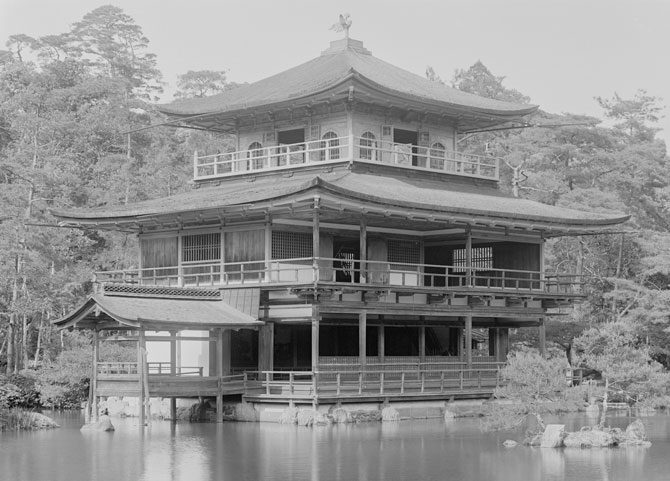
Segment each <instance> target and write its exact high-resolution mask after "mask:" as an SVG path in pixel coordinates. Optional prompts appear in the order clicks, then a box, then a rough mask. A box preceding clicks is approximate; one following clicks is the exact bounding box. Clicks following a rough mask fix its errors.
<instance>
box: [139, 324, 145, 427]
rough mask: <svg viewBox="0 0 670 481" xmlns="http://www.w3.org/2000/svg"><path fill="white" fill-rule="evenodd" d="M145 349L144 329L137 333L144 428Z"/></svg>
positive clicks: (141, 422) (140, 396) (141, 424)
mask: <svg viewBox="0 0 670 481" xmlns="http://www.w3.org/2000/svg"><path fill="white" fill-rule="evenodd" d="M144 347H145V340H144V331H143V330H142V329H140V330H139V332H138V333H137V374H138V376H137V377H138V378H139V379H138V380H139V386H138V387H139V399H138V404H139V408H140V413H139V414H140V426H144V423H145V419H144V415H145V412H144V397H145V395H146V393H145V392H144V385H145V384H144Z"/></svg>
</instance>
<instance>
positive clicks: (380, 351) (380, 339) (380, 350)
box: [377, 319, 386, 363]
mask: <svg viewBox="0 0 670 481" xmlns="http://www.w3.org/2000/svg"><path fill="white" fill-rule="evenodd" d="M379 322H380V324H379V327H377V356H379V362H381V363H383V362H384V356H385V355H386V353H385V352H384V351H385V349H384V324H381V323H382V322H383V321H382V320H381V319H380V320H379Z"/></svg>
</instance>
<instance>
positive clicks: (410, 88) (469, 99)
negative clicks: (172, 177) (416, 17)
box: [158, 39, 537, 123]
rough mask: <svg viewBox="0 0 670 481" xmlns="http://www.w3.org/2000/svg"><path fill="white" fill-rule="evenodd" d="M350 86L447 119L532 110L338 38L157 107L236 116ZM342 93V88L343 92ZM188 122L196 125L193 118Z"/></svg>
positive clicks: (175, 112) (502, 117)
mask: <svg viewBox="0 0 670 481" xmlns="http://www.w3.org/2000/svg"><path fill="white" fill-rule="evenodd" d="M348 82H353V83H354V84H356V83H358V84H361V85H365V86H367V87H369V88H373V89H376V90H379V91H380V92H381V93H384V94H387V95H391V96H396V97H400V98H401V99H402V100H403V101H404V102H408V101H409V102H412V101H415V102H420V103H423V104H425V105H428V106H431V107H434V108H435V107H437V108H440V109H443V110H444V111H445V113H448V112H451V113H452V114H454V113H458V112H459V111H461V112H462V111H467V112H468V113H470V114H481V115H486V116H487V120H488V121H489V122H490V118H491V116H494V117H499V122H498V123H502V122H507V121H510V120H514V119H516V118H519V117H521V116H524V115H527V114H530V113H532V112H534V111H535V110H537V106H535V105H525V104H516V103H511V102H503V101H500V100H493V99H488V98H484V97H479V96H477V95H473V94H470V93H466V92H462V91H460V90H458V89H455V88H451V87H448V86H446V85H443V84H441V83H439V82H432V81H430V80H428V79H426V78H424V77H422V76H420V75H416V74H413V73H411V72H408V71H406V70H403V69H401V68H399V67H396V66H394V65H391V64H390V63H388V62H385V61H383V60H380V59H378V58H376V57H374V56H373V55H372V54H371V53H370V52H369V51H368V50H366V49H365V47H363V44H362V43H361V42H360V41H357V40H352V39H343V40H338V41H336V42H332V43H331V46H330V48H329V49H327V50H325V51H324V52H322V54H321V55H320V56H319V57H316V58H314V59H312V60H310V61H308V62H305V63H303V64H301V65H298V66H297V67H293V68H291V69H289V70H286V71H284V72H281V73H279V74H276V75H273V76H272V77H268V78H265V79H262V80H259V81H257V82H254V83H251V84H248V85H243V86H240V87H238V88H235V89H233V90H229V91H226V92H222V93H220V94H217V95H213V96H210V97H204V98H194V99H187V100H178V101H175V102H172V103H170V104H166V105H161V106H159V107H158V108H159V110H160V111H161V112H163V113H165V114H168V115H172V116H181V117H190V116H206V115H207V114H212V115H215V114H216V115H223V114H230V115H233V114H235V113H239V112H240V111H244V110H247V109H253V108H257V107H262V106H267V107H271V106H273V105H276V104H281V103H285V102H287V101H294V102H295V101H298V100H300V99H308V98H309V97H311V96H314V95H318V94H322V93H324V92H328V91H329V90H332V89H337V88H338V86H342V85H345V84H346V85H349V83H348ZM343 92H345V93H346V89H344V90H343ZM189 122H192V123H197V122H198V120H197V119H191V120H190V121H189Z"/></svg>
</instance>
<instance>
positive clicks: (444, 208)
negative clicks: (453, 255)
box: [53, 165, 628, 235]
mask: <svg viewBox="0 0 670 481" xmlns="http://www.w3.org/2000/svg"><path fill="white" fill-rule="evenodd" d="M365 167H366V166H362V167H357V166H356V165H354V166H353V167H352V168H344V167H342V168H339V169H333V170H332V171H331V172H324V171H314V170H311V171H301V172H296V173H295V174H294V175H293V176H291V177H281V178H277V177H276V176H266V177H258V178H256V179H253V180H252V181H250V179H244V178H237V179H230V180H228V181H226V182H222V183H221V184H220V185H202V186H201V187H200V188H198V189H194V190H191V191H189V192H185V193H182V194H178V195H174V196H171V197H165V198H161V199H154V200H148V201H144V202H139V203H136V204H133V205H121V206H105V207H98V208H93V209H87V210H83V209H81V210H57V211H53V213H54V215H56V216H57V217H60V218H61V223H62V224H64V225H73V226H84V225H95V226H97V227H99V228H104V227H107V228H115V227H117V228H118V227H119V226H121V225H125V226H128V227H132V225H133V224H135V226H136V227H135V228H136V229H137V225H139V224H142V222H144V221H149V220H150V219H154V220H155V219H157V218H160V217H163V218H167V217H172V218H175V217H184V218H185V217H189V216H191V217H198V218H199V219H201V220H202V219H204V218H206V217H208V213H210V214H211V215H210V217H212V218H216V217H217V216H218V217H219V218H221V217H222V216H223V217H225V216H226V214H227V213H232V212H233V211H236V210H237V211H239V210H244V211H246V212H251V211H254V210H259V211H260V210H265V211H272V210H273V208H274V206H278V205H282V204H283V205H285V204H286V203H287V202H297V201H300V200H309V201H311V199H313V198H314V196H315V195H319V196H320V197H322V205H327V204H328V203H329V202H330V203H331V204H333V205H334V204H338V205H344V204H347V205H348V206H350V207H349V208H350V209H353V210H358V211H359V212H364V211H365V212H368V213H371V212H372V213H374V212H377V213H379V214H380V215H387V214H388V212H391V211H393V212H400V213H406V214H408V215H409V214H411V215H413V216H423V217H425V218H427V219H430V218H432V217H436V218H450V219H452V220H453V222H455V223H461V224H464V223H465V224H471V223H477V224H487V223H488V224H490V225H497V226H512V227H515V226H520V225H523V226H526V227H527V228H528V227H529V226H530V227H531V228H535V229H539V230H546V231H552V230H553V231H554V234H553V235H561V233H560V232H562V231H565V230H566V229H568V228H576V229H580V228H581V229H593V228H600V229H602V228H607V227H610V226H613V225H616V224H619V223H621V222H624V221H625V220H627V219H628V216H626V215H623V214H620V213H594V212H585V211H580V210H575V209H569V208H565V207H560V206H552V205H547V204H542V203H540V202H535V201H532V200H528V199H520V198H514V197H511V196H509V195H506V194H504V193H503V192H501V191H500V190H498V189H497V188H496V187H495V184H494V183H491V182H484V181H483V182H465V181H461V180H460V179H458V178H453V179H452V178H448V179H441V178H430V177H425V176H414V177H408V176H405V175H388V174H384V175H380V174H379V173H376V172H375V171H371V170H369V169H368V170H366V169H365ZM533 226H534V227H533ZM131 230H132V228H131Z"/></svg>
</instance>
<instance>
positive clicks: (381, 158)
mask: <svg viewBox="0 0 670 481" xmlns="http://www.w3.org/2000/svg"><path fill="white" fill-rule="evenodd" d="M349 160H357V161H363V162H371V163H380V164H387V165H395V166H398V167H403V168H408V169H414V170H426V171H431V172H442V173H448V174H452V175H458V176H465V177H476V178H484V179H493V180H498V178H499V174H500V159H499V158H497V157H492V156H481V155H473V154H465V153H461V152H454V151H451V150H445V149H436V148H430V147H425V146H418V145H411V144H399V143H396V142H390V141H387V140H375V139H367V138H361V137H348V136H347V137H338V138H333V139H322V140H311V141H305V142H300V143H295V144H287V145H277V146H269V147H261V148H258V149H252V150H241V151H238V152H218V153H215V154H209V155H198V153H197V152H196V153H195V155H194V157H193V175H194V179H195V180H204V179H213V178H219V177H230V176H234V175H241V174H246V173H249V172H264V171H275V170H283V169H291V168H295V167H299V166H304V165H311V164H313V165H319V164H324V163H332V162H343V161H349Z"/></svg>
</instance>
